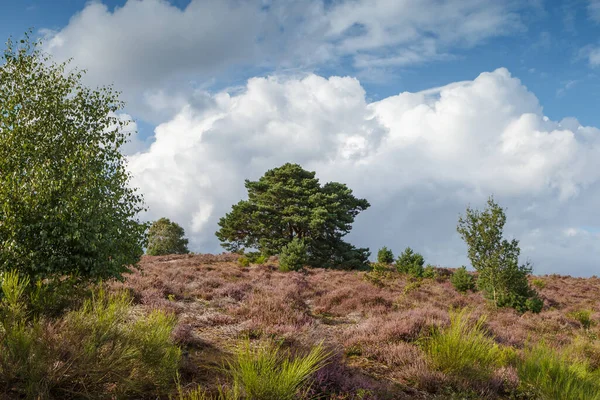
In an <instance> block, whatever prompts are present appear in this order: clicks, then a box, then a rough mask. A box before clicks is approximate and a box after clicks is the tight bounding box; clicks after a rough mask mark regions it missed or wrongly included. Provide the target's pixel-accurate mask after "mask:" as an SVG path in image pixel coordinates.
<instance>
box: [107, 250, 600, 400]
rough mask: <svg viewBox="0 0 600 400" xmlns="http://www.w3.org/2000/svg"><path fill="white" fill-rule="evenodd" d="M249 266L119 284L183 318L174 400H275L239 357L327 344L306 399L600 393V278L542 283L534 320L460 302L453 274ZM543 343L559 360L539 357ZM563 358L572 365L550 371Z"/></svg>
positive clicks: (207, 264)
mask: <svg viewBox="0 0 600 400" xmlns="http://www.w3.org/2000/svg"><path fill="white" fill-rule="evenodd" d="M239 257H240V256H239V255H238V254H221V255H171V256H162V257H160V256H159V257H150V256H145V257H144V258H143V259H142V262H141V264H140V268H141V269H140V271H136V272H134V273H132V274H130V275H128V276H127V279H126V280H125V282H124V283H113V284H111V290H117V291H121V290H126V291H127V292H128V293H130V294H131V296H133V299H134V302H135V304H136V307H139V309H140V311H141V312H144V313H145V312H150V310H157V309H158V310H166V311H167V312H169V313H172V314H173V315H176V317H177V325H176V326H175V328H174V330H173V333H172V338H173V340H174V341H175V342H176V343H178V344H179V346H181V348H182V351H183V356H182V361H181V367H180V369H179V378H178V379H179V380H178V388H177V389H176V390H175V392H173V396H180V398H206V399H217V398H232V397H226V396H233V395H235V396H238V397H236V398H269V397H268V396H267V397H260V396H255V397H243V393H244V389H243V387H244V385H243V384H241V383H240V382H241V380H240V377H239V375H238V377H237V378H236V377H235V376H236V375H235V374H236V372H235V365H237V364H236V363H239V360H240V358H239V357H240V349H242V350H243V349H245V351H246V353H243V354H245V357H246V360H247V359H248V358H249V357H256V356H257V355H258V356H260V355H261V354H262V356H266V353H265V352H264V351H265V349H274V353H273V354H271V356H272V357H275V359H279V358H278V357H283V356H285V357H287V359H288V360H291V361H290V362H292V361H293V360H295V357H298V359H302V357H306V356H307V355H308V354H310V353H311V350H312V349H314V348H316V347H319V346H320V347H321V348H322V349H323V350H324V351H326V352H327V353H328V359H327V363H324V364H323V365H320V366H319V367H320V368H319V369H318V370H316V371H313V372H314V373H312V374H311V376H310V378H307V380H306V382H307V383H306V385H305V386H303V387H302V389H301V390H300V389H299V390H297V391H296V393H295V396H296V398H314V397H318V398H329V399H353V398H373V399H379V398H381V399H388V398H389V399H396V398H400V399H402V398H423V399H435V398H489V399H501V398H515V397H516V396H520V397H519V398H531V399H537V398H540V399H542V398H552V397H551V396H552V392H549V391H550V390H551V389H548V388H549V387H552V382H554V380H559V379H563V380H565V382H567V383H565V385H569V387H572V386H573V383H570V382H575V384H577V385H580V386H581V387H582V388H581V389H573V390H582V391H584V392H582V393H586V395H587V394H589V393H590V392H589V391H590V390H596V389H595V386H594V385H592V386H590V382H591V379H592V377H593V376H596V374H597V370H598V366H599V365H600V342H599V341H598V339H597V335H598V333H600V332H598V327H597V326H596V324H595V323H594V321H596V320H597V318H598V310H597V308H596V307H597V306H596V303H595V301H596V295H597V293H598V290H600V279H598V278H587V279H583V278H572V277H568V276H560V275H549V276H536V277H531V278H530V279H531V280H533V279H535V280H537V281H539V282H543V283H544V284H543V288H541V289H539V286H540V285H536V286H537V287H538V290H539V296H540V298H541V299H542V301H543V309H542V310H541V312H540V313H537V314H536V313H532V312H519V311H517V310H515V309H512V308H506V307H496V306H495V305H494V304H493V303H490V302H488V301H487V300H486V298H485V296H484V294H483V293H481V292H477V291H472V290H469V291H467V292H460V291H458V290H457V289H456V288H455V287H454V285H453V284H452V282H451V281H450V276H451V275H452V273H453V272H454V270H450V269H445V268H437V267H436V268H435V272H436V273H435V275H434V277H433V278H415V277H414V276H413V275H411V274H409V273H401V272H398V271H397V270H396V269H395V268H393V267H388V268H387V269H386V268H384V266H379V267H378V268H376V269H373V270H372V271H344V270H331V269H320V268H306V269H302V270H300V271H290V272H281V271H280V270H279V263H278V261H277V259H276V258H274V257H272V258H270V259H269V260H266V261H265V262H264V263H262V264H256V263H251V264H250V265H249V266H248V267H243V266H241V265H240V264H239V262H238V261H237V259H238V258H239ZM407 288H408V289H407ZM588 321H589V322H588ZM244 346H250V347H244ZM540 346H546V347H544V348H548V349H552V352H553V353H549V354H550V355H549V356H547V357H546V358H542V357H540V356H539V354H540V350H539V348H540ZM261 351H262V353H260V352H261ZM553 354H565V356H561V357H560V360H559V361H552V360H554V359H553V358H552V357H553ZM555 358H556V357H555ZM548 359H550V360H551V361H552V363H550V361H548ZM267 360H268V357H267ZM271 361H272V360H271ZM248 364H249V365H251V364H252V363H248ZM582 365H583V366H585V368H584V369H585V374H583V375H582V373H580V372H581V371H583V370H584V369H583V367H582ZM546 371H551V372H552V373H553V374H554V375H551V376H554V378H545V379H546V389H545V388H544V387H545V386H543V385H542V383H543V382H542V381H540V380H541V379H542V377H544V376H546V375H547V372H546ZM578 371H579V372H578ZM548 379H550V380H549V381H548ZM540 382H542V383H540ZM532 387H536V388H538V389H536V391H534V390H533V389H532ZM590 387H591V388H592V389H590ZM547 392H548V393H551V394H550V395H548V394H547ZM236 393H237V394H236ZM186 396H188V397H186ZM193 396H196V397H193ZM240 396H241V397H240ZM453 396H456V397H453ZM461 396H462V397H461ZM548 396H550V397H548ZM575 398H576V397H575ZM590 398H593V397H590Z"/></svg>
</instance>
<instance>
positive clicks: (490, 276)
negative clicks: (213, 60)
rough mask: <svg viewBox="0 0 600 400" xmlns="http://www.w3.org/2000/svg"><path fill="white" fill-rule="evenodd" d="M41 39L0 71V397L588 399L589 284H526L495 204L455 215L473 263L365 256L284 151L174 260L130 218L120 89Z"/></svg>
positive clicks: (348, 206) (593, 303)
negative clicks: (93, 81)
mask: <svg viewBox="0 0 600 400" xmlns="http://www.w3.org/2000/svg"><path fill="white" fill-rule="evenodd" d="M38 49H39V47H38V45H37V44H36V43H31V42H30V40H29V39H28V38H27V37H25V39H23V40H21V41H19V42H17V43H15V42H13V41H9V42H8V43H7V47H6V49H5V51H4V53H3V56H2V64H0V397H1V398H15V399H16V398H31V399H79V398H87V399H103V398H107V399H108V398H110V399H114V398H117V399H128V398H129V399H140V398H148V399H156V398H164V399H180V400H184V399H190V400H194V399H256V400H275V399H296V398H300V399H313V398H319V399H402V398H422V399H440V398H448V399H469V398H472V399H475V398H489V399H494V398H511V399H562V398H564V399H582V400H583V399H596V398H600V384H599V383H598V382H600V379H599V378H600V341H599V340H598V334H599V333H600V328H599V327H598V326H597V323H596V321H597V319H598V311H599V310H598V309H597V296H598V291H599V290H600V280H598V279H597V278H589V279H575V278H570V277H563V276H558V275H552V276H540V277H535V278H534V277H532V276H531V272H532V270H531V266H530V265H529V264H528V263H525V264H520V263H519V256H520V248H519V242H518V241H517V240H516V239H511V240H508V239H505V238H504V235H503V228H504V224H505V222H506V215H505V211H504V209H502V208H501V207H500V206H499V205H498V204H497V203H496V202H495V200H494V199H493V198H491V197H490V199H489V201H488V204H487V207H486V208H485V209H484V210H476V209H472V208H470V207H468V208H467V209H466V213H465V215H464V216H461V217H459V219H458V227H457V230H458V233H459V234H460V236H461V237H462V238H463V239H464V241H465V243H466V245H467V248H468V257H469V260H470V261H471V265H472V267H473V268H474V270H475V271H474V272H470V271H468V270H467V269H466V267H461V268H458V269H448V268H441V267H438V266H434V265H430V264H426V262H425V261H426V260H425V257H424V256H423V255H422V254H419V253H418V252H416V251H415V250H413V249H411V248H410V247H407V248H406V249H405V250H404V251H403V252H402V253H401V254H400V255H399V256H398V257H397V258H395V257H394V254H393V252H392V250H391V249H390V248H388V247H382V248H381V249H380V250H379V251H378V253H377V262H374V263H371V262H369V256H370V252H369V250H368V249H364V248H357V247H355V246H353V245H352V244H350V243H348V242H346V241H345V240H344V237H345V236H346V235H347V234H348V233H349V232H350V230H351V228H352V224H353V222H354V219H355V217H356V216H357V215H358V214H359V213H360V212H361V211H363V210H366V209H367V208H368V207H369V203H368V202H367V200H365V199H359V198H356V197H355V196H354V195H353V193H352V190H351V189H350V188H348V187H347V186H346V185H344V184H342V183H337V182H329V183H325V184H320V183H319V181H318V179H316V177H315V173H314V172H309V171H306V170H304V169H303V168H302V167H301V166H300V165H297V164H291V163H288V164H285V165H283V166H281V167H278V168H274V169H271V170H269V171H267V172H266V173H265V174H264V176H262V177H261V178H260V179H259V180H258V181H246V188H247V190H248V199H247V200H242V201H240V202H239V203H237V204H235V205H234V206H233V207H232V209H231V212H229V213H228V214H227V215H225V216H224V217H223V218H221V220H220V222H219V227H220V228H219V230H218V231H217V233H216V235H217V237H218V239H219V240H220V241H221V242H222V244H223V246H224V247H225V248H226V249H227V250H229V251H230V253H224V254H221V255H216V256H213V255H197V254H193V253H192V254H190V253H189V250H188V240H187V239H186V238H185V232H184V230H183V228H182V227H181V226H179V225H178V224H177V223H176V222H172V221H170V220H168V219H167V218H162V219H159V220H158V221H156V222H154V223H152V224H147V223H143V222H141V221H139V220H138V213H139V212H140V211H142V210H144V203H143V198H142V197H141V195H140V194H138V193H137V192H136V190H135V189H133V188H131V186H130V176H129V175H128V173H127V171H126V165H125V162H126V159H125V158H124V157H123V156H122V154H121V147H122V146H123V144H124V143H126V141H127V129H126V125H127V121H124V120H122V119H121V118H120V117H118V116H117V115H118V114H117V113H118V112H119V110H121V109H122V107H123V104H122V103H121V102H120V101H119V100H118V96H117V93H116V92H114V91H113V90H112V89H111V88H99V89H94V90H92V89H89V88H87V87H85V86H83V85H82V84H81V78H82V73H81V72H80V71H77V70H70V69H69V68H68V64H55V63H53V62H52V60H50V59H49V58H48V57H46V56H45V55H44V54H42V53H41V52H40V51H39V50H38ZM391 244H393V245H395V246H396V245H397V244H396V243H388V245H391ZM144 248H146V253H147V255H146V256H142V254H143V252H144Z"/></svg>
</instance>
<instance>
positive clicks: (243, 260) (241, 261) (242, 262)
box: [237, 256, 250, 267]
mask: <svg viewBox="0 0 600 400" xmlns="http://www.w3.org/2000/svg"><path fill="white" fill-rule="evenodd" d="M237 261H238V264H240V265H241V266H242V267H249V266H250V260H249V259H248V257H246V256H240V257H238V260H237Z"/></svg>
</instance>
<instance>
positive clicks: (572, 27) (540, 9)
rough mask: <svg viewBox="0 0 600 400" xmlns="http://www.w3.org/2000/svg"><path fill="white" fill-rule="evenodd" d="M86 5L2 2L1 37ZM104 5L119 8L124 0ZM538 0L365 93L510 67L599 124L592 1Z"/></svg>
mask: <svg viewBox="0 0 600 400" xmlns="http://www.w3.org/2000/svg"><path fill="white" fill-rule="evenodd" d="M87 3H88V1H77V0H56V1H35V0H23V1H18V2H15V1H7V0H1V1H0V5H1V11H2V12H1V13H0V37H2V38H7V37H8V36H11V35H12V36H16V37H18V36H19V35H21V34H22V33H23V32H24V31H26V30H27V29H29V28H34V29H35V30H40V29H53V30H60V29H61V28H62V27H64V26H66V25H67V24H68V22H69V19H70V18H71V17H72V16H73V15H74V14H75V13H77V12H79V11H81V10H82V9H83V8H84V6H85V5H86V4H87ZM102 3H103V4H106V5H107V7H108V8H109V9H111V10H114V8H115V7H122V6H123V5H124V4H125V3H126V1H124V0H120V1H112V0H111V1H103V2H102ZM170 3H171V4H173V5H174V6H177V7H179V8H181V9H184V8H185V7H186V6H187V5H188V4H189V3H190V1H189V0H185V1H184V0H177V1H176V0H172V1H170ZM532 3H536V2H532ZM537 3H538V4H537V5H534V6H532V7H530V8H529V9H526V10H522V14H521V16H522V18H523V25H524V26H523V27H522V28H520V29H517V30H515V32H513V33H511V34H508V35H506V36H502V37H498V38H491V39H490V40H486V41H485V43H483V44H481V45H478V46H474V47H473V48H466V49H465V48H458V49H456V51H455V52H454V54H452V57H449V59H446V60H442V61H433V62H427V63H423V64H418V65H415V66H406V67H402V68H389V69H387V70H386V71H385V72H382V73H381V74H383V76H382V77H380V76H377V77H375V78H373V79H372V80H371V81H369V79H364V77H362V78H363V79H361V81H363V83H364V87H365V88H366V89H367V91H368V96H369V97H370V98H372V99H381V98H383V97H386V96H389V95H393V94H397V93H398V92H401V91H418V90H423V89H426V88H429V87H434V86H442V85H445V84H447V83H449V82H455V81H462V80H469V79H473V78H474V77H475V76H477V75H478V74H479V73H480V72H482V71H491V70H494V69H496V68H498V67H506V68H508V69H509V70H510V71H511V72H512V73H513V74H514V75H515V76H517V77H518V78H519V79H520V80H521V81H522V82H523V83H524V84H525V85H526V86H527V87H528V88H529V89H530V90H531V91H533V92H534V93H535V94H536V95H537V96H538V97H539V98H540V101H541V103H542V105H543V106H544V112H545V113H546V114H547V115H548V116H549V117H551V118H553V119H561V118H563V117H566V116H575V117H576V118H578V119H579V120H580V122H582V124H584V125H593V126H600V112H598V106H597V99H598V98H600V67H599V68H598V69H594V68H590V65H589V62H588V60H587V59H586V57H585V56H584V55H582V54H581V51H582V49H584V48H585V47H586V46H593V45H597V46H598V45H600V23H599V22H597V21H594V20H593V19H592V17H591V16H590V13H589V3H588V2H587V1H585V0H565V1H559V0H556V1H554V0H552V1H548V0H546V1H539V2H537ZM314 70H315V71H317V72H319V73H321V74H325V75H330V74H338V75H339V74H342V75H344V74H353V73H356V71H355V69H354V68H353V67H352V66H351V65H348V64H347V63H346V64H344V63H343V62H341V64H340V65H336V66H335V67H334V68H330V67H327V66H324V65H323V66H315V67H314ZM265 72H268V71H265ZM379 74H380V73H379V72H378V75H379ZM245 75H246V74H243V73H242V74H240V75H237V76H221V77H219V78H220V79H219V80H218V81H217V82H216V83H215V84H216V87H223V86H227V85H229V84H231V83H232V82H233V83H235V82H239V81H240V80H243V79H246V78H248V77H249V76H245ZM367 78H368V76H367Z"/></svg>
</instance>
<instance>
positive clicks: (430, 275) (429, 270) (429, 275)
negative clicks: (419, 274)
mask: <svg viewBox="0 0 600 400" xmlns="http://www.w3.org/2000/svg"><path fill="white" fill-rule="evenodd" d="M437 276H438V274H437V271H436V270H435V267H434V266H433V265H431V264H428V265H427V266H426V267H425V269H423V278H425V279H435V278H437Z"/></svg>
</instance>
